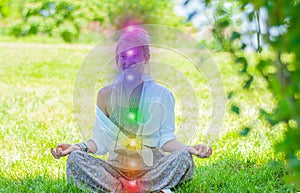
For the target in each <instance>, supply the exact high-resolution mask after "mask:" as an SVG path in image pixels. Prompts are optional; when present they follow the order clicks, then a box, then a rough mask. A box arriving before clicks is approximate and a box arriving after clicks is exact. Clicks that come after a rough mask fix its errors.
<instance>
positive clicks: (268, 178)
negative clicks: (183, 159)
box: [0, 159, 299, 193]
mask: <svg viewBox="0 0 300 193" xmlns="http://www.w3.org/2000/svg"><path fill="white" fill-rule="evenodd" d="M197 165H198V166H197V167H196V168H195V175H194V178H193V179H192V180H191V181H188V182H186V183H183V184H181V185H180V186H179V187H177V188H176V189H175V190H174V192H177V193H179V192H180V193H190V192H191V193H197V192H297V191H299V189H297V187H296V186H295V185H292V184H288V183H285V181H284V178H285V177H286V176H287V175H288V172H287V171H286V169H285V166H284V164H283V163H275V162H270V163H269V164H262V165H259V164H257V163H253V162H244V161H237V160H234V159H224V160H219V161H217V162H215V163H213V164H211V165H205V166H200V164H197ZM0 192H75V193H76V192H80V193H81V192H89V191H83V190H81V189H79V188H77V187H76V186H75V185H72V184H68V183H67V180H66V179H63V178H62V179H53V178H51V177H49V176H36V177H30V176H29V177H26V178H22V179H17V180H16V179H6V178H3V177H2V176H0Z"/></svg>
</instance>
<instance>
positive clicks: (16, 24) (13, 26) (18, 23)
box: [7, 19, 24, 37]
mask: <svg viewBox="0 0 300 193" xmlns="http://www.w3.org/2000/svg"><path fill="white" fill-rule="evenodd" d="M23 25H24V23H23V21H22V20H21V19H19V20H15V21H13V22H11V23H9V24H8V25H7V34H8V35H11V36H15V37H19V36H21V33H22V28H23Z"/></svg>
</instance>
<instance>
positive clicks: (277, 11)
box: [186, 0, 300, 185]
mask: <svg viewBox="0 0 300 193" xmlns="http://www.w3.org/2000/svg"><path fill="white" fill-rule="evenodd" d="M187 2H189V0H187V1H186V3H187ZM228 2H231V1H221V2H219V5H221V6H215V4H216V3H215V1H206V3H207V6H208V7H210V6H215V7H216V8H217V11H216V16H215V19H216V20H215V22H214V26H213V33H214V35H215V37H216V39H217V40H219V42H220V43H221V45H223V50H225V51H229V52H230V53H231V54H232V56H233V58H234V60H235V63H237V64H239V66H240V71H239V74H240V75H241V76H242V77H243V79H244V83H243V88H244V89H247V90H249V89H250V88H251V85H252V83H253V82H254V81H255V80H254V76H253V74H252V73H251V72H249V58H247V57H246V56H244V55H243V52H244V51H245V49H246V48H247V44H246V43H245V42H244V41H243V38H244V37H246V36H249V34H250V35H254V36H255V39H254V40H253V39H252V43H253V41H255V42H254V45H255V44H256V47H255V49H256V52H257V58H258V61H255V62H256V70H257V71H259V72H260V74H261V76H262V77H264V80H265V81H264V83H263V84H267V85H268V88H269V89H270V90H271V91H272V93H273V95H274V97H275V99H276V101H277V102H276V104H277V105H276V107H275V108H274V109H273V110H272V111H268V110H266V109H261V110H260V112H261V113H260V114H261V116H262V117H263V118H264V119H266V120H267V121H268V122H269V123H270V125H272V126H275V125H278V124H284V125H285V127H286V128H287V131H286V133H285V138H284V140H283V141H281V142H279V143H278V145H277V146H276V149H277V150H278V151H280V152H284V154H285V158H286V160H287V163H288V167H289V168H290V169H291V170H292V171H293V172H294V173H293V175H292V176H290V177H289V178H287V179H288V180H289V181H292V182H296V183H298V184H299V185H300V160H299V159H300V154H299V152H300V48H299V43H300V33H299V31H300V15H299V10H300V3H299V1H283V0H280V1H274V0H266V1H256V0H240V1H239V2H238V5H239V6H238V8H239V10H240V13H246V15H247V18H248V19H249V20H250V22H252V23H254V24H256V29H255V30H252V31H251V30H248V31H247V32H246V33H243V31H244V29H241V28H240V26H236V25H233V22H232V18H233V17H232V15H231V14H230V12H229V11H228V10H226V8H225V7H226V6H225V3H228ZM264 13H267V18H266V17H265V18H264V19H262V18H261V17H262V16H263V14H264ZM264 20H265V21H264ZM228 31H229V32H230V33H228ZM224 32H227V33H224ZM252 37H253V36H252ZM264 50H265V52H262V51H264ZM267 52H270V53H272V54H265V53H267ZM232 110H233V111H234V112H236V113H237V112H238V111H237V110H238V107H236V106H233V107H232ZM247 128H248V130H249V129H250V128H251V127H247ZM244 131H245V130H244ZM242 133H243V131H242Z"/></svg>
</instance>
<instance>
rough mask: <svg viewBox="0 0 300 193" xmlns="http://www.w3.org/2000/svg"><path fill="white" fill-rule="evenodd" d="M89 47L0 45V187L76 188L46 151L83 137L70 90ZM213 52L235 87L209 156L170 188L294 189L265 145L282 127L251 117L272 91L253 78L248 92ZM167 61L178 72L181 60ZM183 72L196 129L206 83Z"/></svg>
mask: <svg viewBox="0 0 300 193" xmlns="http://www.w3.org/2000/svg"><path fill="white" fill-rule="evenodd" d="M91 48H92V46H89V45H87V46H84V45H66V44H56V45H52V44H45V45H42V44H26V43H0V50H1V52H0V66H1V68H0V92H1V96H0V98H1V109H0V130H1V133H0V139H1V143H0V192H81V191H80V190H79V189H77V188H76V187H74V186H71V185H68V184H67V182H66V177H65V169H66V159H67V158H61V159H60V160H55V159H54V158H53V157H52V156H51V153H50V148H51V147H54V146H55V145H56V144H57V143H61V142H66V143H77V142H80V141H83V140H85V139H83V138H82V137H81V135H80V133H79V132H78V131H77V129H76V125H75V124H74V120H73V87H74V82H75V78H76V75H77V72H78V69H79V67H80V64H81V63H82V61H83V59H84V57H85V56H86V55H87V53H88V52H89V50H90V49H91ZM213 56H214V59H215V61H216V63H217V65H218V67H219V69H220V71H221V74H222V78H223V81H224V85H225V90H226V94H228V93H229V92H230V91H235V92H234V95H233V97H232V100H230V101H228V105H227V112H226V116H225V119H224V123H223V128H222V130H221V133H220V134H221V135H220V137H219V138H217V139H216V141H215V142H213V143H212V144H211V145H212V147H213V156H212V157H211V158H210V159H195V163H196V169H195V177H194V179H193V180H192V181H190V182H188V183H186V184H184V185H183V186H182V187H180V188H179V189H177V192H286V191H289V192H295V191H296V190H297V189H296V187H294V186H292V185H289V184H287V183H285V182H284V177H285V176H286V175H287V173H288V171H287V170H286V169H285V167H284V165H283V161H282V158H281V156H280V155H277V154H275V153H274V150H273V146H274V144H275V143H276V141H278V140H280V139H281V138H282V134H283V132H284V129H283V128H284V127H283V126H282V125H281V126H278V127H277V128H276V129H270V127H269V125H267V124H266V123H265V122H264V121H263V120H261V119H260V118H259V116H258V110H259V108H260V107H263V108H267V109H271V108H272V107H273V106H274V99H273V98H272V95H271V94H270V92H268V91H267V89H266V88H265V85H264V83H263V82H262V79H261V78H259V77H257V79H256V81H255V82H254V85H253V87H252V88H251V89H250V91H249V92H245V91H243V90H241V89H240V84H241V82H242V78H240V77H239V76H237V71H238V66H236V65H234V64H232V61H231V60H230V57H229V56H228V55H227V54H214V55H213ZM174 63H176V64H174V65H178V66H179V67H178V69H179V68H180V66H181V67H182V68H183V69H184V66H183V65H184V63H182V62H180V61H176V62H175V61H174ZM166 73H167V72H166ZM185 73H186V76H187V77H189V79H190V80H191V82H192V84H193V86H195V88H196V93H197V95H198V97H199V98H200V99H201V101H200V105H201V108H203V109H201V111H202V112H203V117H200V122H201V123H200V125H201V126H203V127H204V126H206V125H207V120H208V119H209V117H210V114H209V112H210V111H211V104H210V98H209V97H210V96H209V89H208V88H207V86H205V85H206V80H205V79H204V78H203V77H198V75H197V73H196V72H194V71H188V69H187V70H186V72H185ZM196 85H198V86H196ZM198 88H199V90H197V89H198ZM187 94H188V93H187ZM231 103H235V104H238V105H241V115H240V116H237V115H236V114H234V113H232V112H230V104H231ZM206 111H207V112H208V113H206ZM179 121H180V118H179V117H177V120H176V123H178V122H179ZM247 125H250V126H252V128H253V129H252V130H251V132H250V133H249V134H248V136H247V137H244V136H241V135H240V134H239V131H240V129H241V128H242V127H243V126H247ZM203 137H204V136H202V139H203ZM275 160H276V161H278V163H275V162H274V161H275Z"/></svg>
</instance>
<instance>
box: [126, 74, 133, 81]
mask: <svg viewBox="0 0 300 193" xmlns="http://www.w3.org/2000/svg"><path fill="white" fill-rule="evenodd" d="M126 78H127V80H133V78H134V77H133V75H132V74H128V75H127V76H126Z"/></svg>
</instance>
